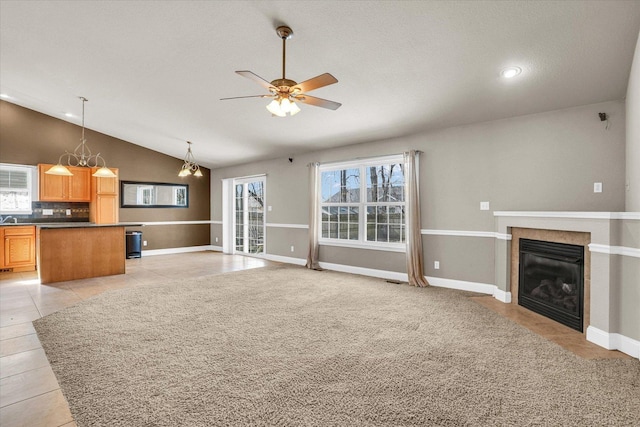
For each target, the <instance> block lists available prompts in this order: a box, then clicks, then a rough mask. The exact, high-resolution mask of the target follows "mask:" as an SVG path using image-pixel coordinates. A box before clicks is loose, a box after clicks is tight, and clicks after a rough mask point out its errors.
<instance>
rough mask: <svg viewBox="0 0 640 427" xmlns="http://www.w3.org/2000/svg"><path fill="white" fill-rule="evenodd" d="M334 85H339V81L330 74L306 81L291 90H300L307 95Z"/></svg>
mask: <svg viewBox="0 0 640 427" xmlns="http://www.w3.org/2000/svg"><path fill="white" fill-rule="evenodd" d="M334 83H338V79H336V78H335V77H333V76H332V75H331V74H329V73H324V74H320V75H319V76H315V77H313V78H311V79H309V80H305V81H303V82H302V83H298V84H297V85H295V86H293V87H292V88H291V90H296V89H299V91H300V93H306V92H309V91H312V90H314V89H318V88H321V87H324V86H329V85H332V84H334Z"/></svg>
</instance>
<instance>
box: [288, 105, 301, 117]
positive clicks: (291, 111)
mask: <svg viewBox="0 0 640 427" xmlns="http://www.w3.org/2000/svg"><path fill="white" fill-rule="evenodd" d="M299 112H300V107H298V104H296V103H295V102H292V103H291V107H290V109H289V114H290V115H292V116H295V115H296V114H298V113H299Z"/></svg>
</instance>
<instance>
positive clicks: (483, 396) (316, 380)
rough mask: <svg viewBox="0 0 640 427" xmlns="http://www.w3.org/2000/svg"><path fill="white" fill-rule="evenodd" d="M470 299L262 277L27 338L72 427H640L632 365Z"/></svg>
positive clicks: (85, 316) (274, 271)
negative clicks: (42, 357) (565, 345)
mask: <svg viewBox="0 0 640 427" xmlns="http://www.w3.org/2000/svg"><path fill="white" fill-rule="evenodd" d="M469 295H471V294H470V293H464V292H459V291H454V290H448V289H439V288H414V287H410V286H408V285H406V284H402V285H396V284H389V283H386V282H385V281H383V280H379V279H372V278H366V277H362V276H353V275H348V274H342V273H333V272H326V271H324V272H317V271H308V270H306V269H304V268H298V267H282V268H261V269H253V270H248V271H243V272H239V273H230V274H224V275H219V276H210V277H206V278H203V279H201V280H197V281H188V282H174V283H167V284H163V285H157V286H147V287H141V288H135V289H125V290H119V291H110V292H107V293H105V294H102V295H99V296H97V297H96V298H93V299H90V300H87V301H85V302H83V303H80V304H79V305H77V306H75V307H71V308H68V309H66V310H63V311H61V312H58V313H55V314H52V315H50V316H46V317H45V318H43V319H40V320H38V321H36V322H35V327H36V330H37V332H38V336H39V337H40V340H41V341H42V345H43V347H44V349H45V351H46V353H47V356H48V357H49V360H50V362H51V365H52V367H53V370H54V372H55V373H56V376H57V377H58V380H59V382H60V385H61V387H62V390H63V392H64V395H65V396H66V397H67V400H68V401H69V405H70V407H71V411H72V413H73V416H74V418H75V419H76V421H77V423H78V425H79V426H81V427H82V426H110V427H111V426H223V425H224V426H226V425H230V426H236V425H237V426H244V425H251V426H275V425H277V426H403V425H419V426H432V425H439V426H440V425H442V426H491V425H499V426H526V425H535V426H603V425H610V426H632V425H635V426H637V425H638V416H639V414H640V362H638V360H597V361H590V360H583V359H579V358H578V357H576V356H574V355H573V354H571V353H569V352H567V351H565V350H563V349H562V348H560V347H558V346H557V345H555V344H553V343H550V342H548V341H546V340H544V339H543V338H541V337H539V336H537V335H534V334H533V333H531V332H529V331H528V330H527V329H525V328H522V327H520V326H518V325H516V324H514V323H512V322H510V321H509V320H507V319H504V318H502V317H500V316H499V315H497V314H496V313H494V312H492V311H489V310H487V309H486V308H484V307H482V306H480V305H478V304H476V303H474V302H473V301H471V300H470V299H469V298H468V296H469Z"/></svg>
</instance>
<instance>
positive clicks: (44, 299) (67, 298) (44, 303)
mask: <svg viewBox="0 0 640 427" xmlns="http://www.w3.org/2000/svg"><path fill="white" fill-rule="evenodd" d="M270 264H271V263H270V262H269V261H265V260H262V259H259V258H251V257H245V256H239V255H224V254H221V253H220V252H193V253H188V254H176V255H159V256H152V257H144V258H140V259H130V260H127V261H126V270H127V273H126V274H121V275H117V276H108V277H99V278H94V279H85V280H74V281H71V282H60V283H53V284H48V285H41V284H40V281H39V280H38V275H37V273H36V272H28V273H0V426H2V427H17V426H21V427H60V426H64V427H72V426H76V423H75V422H74V421H73V418H72V416H71V412H70V411H69V406H68V404H67V401H66V400H65V398H64V396H63V395H62V392H61V390H60V386H59V385H58V381H57V380H56V378H55V375H54V374H53V370H52V369H51V366H49V362H48V360H47V357H46V355H45V353H44V350H43V349H42V346H41V345H40V341H39V340H38V336H37V335H36V331H35V329H34V328H33V324H32V321H33V320H36V319H39V318H40V317H42V316H46V315H47V314H50V313H54V312H56V311H58V310H62V309H63V308H65V307H69V306H72V305H74V304H77V303H78V302H80V301H82V300H85V299H87V298H91V297H92V296H94V295H98V294H100V293H102V292H104V291H107V290H111V289H122V288H129V287H139V286H145V285H149V284H154V283H161V282H166V281H167V280H174V279H179V278H195V277H200V276H207V275H212V274H220V273H226V272H230V271H239V270H246V269H249V268H256V267H263V266H266V265H270Z"/></svg>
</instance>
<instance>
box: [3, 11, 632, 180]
mask: <svg viewBox="0 0 640 427" xmlns="http://www.w3.org/2000/svg"><path fill="white" fill-rule="evenodd" d="M282 24H286V25H288V26H290V27H291V28H292V29H293V31H294V36H293V38H292V39H291V40H289V41H288V42H287V78H290V79H293V80H296V81H298V82H300V81H303V80H306V79H309V78H311V77H314V76H316V75H319V74H322V73H325V72H329V73H331V74H333V75H334V76H335V77H336V78H337V79H338V80H339V83H337V84H334V85H331V86H327V87H324V88H321V89H318V90H316V91H314V92H312V93H311V94H312V95H314V96H317V97H320V98H325V99H330V100H334V101H338V102H340V103H342V107H340V108H339V109H338V110H336V111H332V110H327V109H323V108H317V107H313V106H308V105H304V104H303V105H301V109H302V111H301V112H300V113H299V114H298V115H296V116H293V117H286V118H278V117H271V115H270V114H269V113H268V112H267V110H266V109H265V106H266V105H267V103H268V102H267V101H268V100H266V99H261V98H248V99H238V100H230V101H220V100H219V99H220V98H224V97H232V96H242V95H258V94H262V93H265V90H264V89H263V88H261V87H260V86H259V85H257V84H255V83H254V82H252V81H251V80H248V79H245V78H243V77H240V76H238V75H237V74H235V73H234V71H236V70H251V71H253V72H254V73H256V74H258V75H260V76H262V77H263V78H265V79H266V80H269V81H270V80H273V79H276V78H280V77H281V74H282V68H281V67H282V57H281V55H282V52H281V49H282V42H281V40H280V39H279V37H278V36H277V35H276V32H275V28H276V27H277V26H278V25H282ZM0 28H1V29H0V91H1V92H2V94H3V95H5V96H8V97H9V98H6V99H7V100H8V101H9V102H13V103H16V104H19V105H22V106H25V107H27V108H30V109H33V110H36V111H40V112H42V113H45V114H48V115H51V116H54V117H58V118H61V119H63V120H68V121H71V122H73V123H78V124H79V123H80V115H81V102H80V101H79V100H78V96H84V97H86V98H87V99H88V100H89V102H88V103H87V104H86V126H87V127H88V128H90V129H93V130H96V131H99V132H102V133H106V134H108V135H112V136H115V137H117V138H121V139H124V140H126V141H129V142H132V143H135V144H138V145H141V146H144V147H148V148H151V149H154V150H157V151H160V152H163V153H166V154H169V155H171V156H174V157H178V158H182V157H183V156H184V153H185V151H186V143H185V141H187V140H189V141H192V142H193V151H194V154H195V156H196V159H197V160H198V161H199V162H200V163H201V164H203V165H206V166H208V167H221V166H225V165H231V164H238V163H244V162H249V161H253V160H257V159H264V158H275V157H279V156H289V155H292V154H296V153H301V152H306V151H313V150H318V149H322V148H328V147H335V146H340V145H348V144H353V143H359V142H366V141H373V140H379V139H384V138H392V137H397V136H402V135H409V134H413V133H418V132H423V131H425V130H429V129H436V128H443V127H449V126H456V125H462V124H468V123H474V122H481V121H487V120H495V119H501V118H506V117H512V116H517V115H523V114H531V113H537V112H542V111H550V110H555V109H561V108H566V107H571V106H576V105H583V104H590V103H596V102H602V101H609V100H616V99H622V98H624V96H625V93H626V88H627V81H628V78H629V70H630V67H631V62H632V59H633V52H634V48H635V44H636V41H637V39H638V34H639V31H640V2H638V1H609V0H607V1H544V2H540V1H352V2H348V1H314V2H302V1H298V2H293V1H235V0H234V1H210V2H204V1H161V2H150V1H100V2H98V1H87V2H79V1H55V2H54V1H6V0H2V1H1V2H0ZM509 66H517V67H520V68H521V69H522V73H521V74H520V75H518V76H516V77H515V78H512V79H504V78H502V77H501V76H500V72H501V70H503V69H504V68H505V67H509ZM65 113H72V114H73V115H74V117H66V116H65V115H64V114H65ZM74 143H75V142H70V144H71V145H73V144H74ZM71 145H70V146H71ZM89 145H90V143H89Z"/></svg>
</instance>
